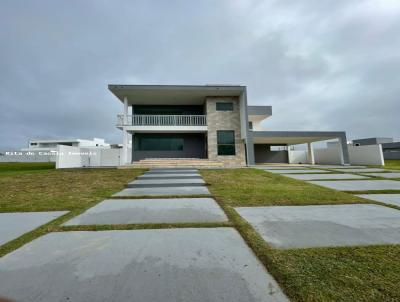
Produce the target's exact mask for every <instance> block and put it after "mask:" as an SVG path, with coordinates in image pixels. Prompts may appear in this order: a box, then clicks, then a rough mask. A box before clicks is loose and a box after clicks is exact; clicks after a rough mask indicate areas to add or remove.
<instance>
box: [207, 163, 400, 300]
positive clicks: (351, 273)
mask: <svg viewBox="0 0 400 302" xmlns="http://www.w3.org/2000/svg"><path fill="white" fill-rule="evenodd" d="M201 173H202V175H203V177H204V179H205V180H206V182H207V183H208V184H209V189H210V190H211V192H212V193H213V195H214V196H215V198H216V200H217V202H218V203H219V204H220V205H221V207H222V208H223V209H224V210H225V212H226V213H227V215H228V217H229V219H230V221H231V222H232V223H233V226H234V227H235V228H236V229H237V230H238V231H239V232H240V234H241V235H242V236H243V238H244V240H245V241H246V242H247V243H248V244H249V246H250V247H251V248H252V249H253V251H254V252H255V253H256V255H257V256H258V257H259V259H260V260H261V261H262V262H263V263H264V265H265V266H266V267H267V269H268V271H269V272H270V273H271V274H272V275H273V276H274V277H275V278H276V280H277V281H278V282H279V284H280V285H281V286H282V288H283V289H284V291H285V292H286V294H287V295H288V296H289V298H290V299H291V300H292V301H400V286H399V284H400V261H399V259H400V246H399V245H396V246H369V247H345V248H309V249H290V250H279V249H275V248H272V247H271V246H269V245H268V244H267V243H266V242H265V241H264V240H263V239H262V238H261V237H260V236H259V235H258V234H257V233H256V232H255V231H254V229H253V228H252V227H251V226H250V225H249V224H248V223H247V222H246V221H245V220H243V219H242V218H241V217H240V216H239V215H238V214H237V213H236V211H235V210H234V209H233V206H259V205H306V204H338V203H349V202H353V203H354V202H363V201H364V200H362V199H359V198H357V197H354V196H352V195H350V194H347V193H342V192H337V191H334V190H330V189H324V188H321V187H318V186H314V185H311V184H308V183H305V182H303V181H298V180H293V179H289V178H286V177H283V176H279V175H276V174H272V173H268V172H264V171H260V170H255V169H232V170H202V172H201Z"/></svg>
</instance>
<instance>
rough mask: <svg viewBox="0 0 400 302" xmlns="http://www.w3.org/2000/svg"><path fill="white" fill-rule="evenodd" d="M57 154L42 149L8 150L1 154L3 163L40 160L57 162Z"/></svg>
mask: <svg viewBox="0 0 400 302" xmlns="http://www.w3.org/2000/svg"><path fill="white" fill-rule="evenodd" d="M55 161H56V156H55V154H51V153H50V152H49V150H41V151H36V150H35V151H7V152H4V153H3V155H0V162H2V163H10V162H17V163H39V162H55Z"/></svg>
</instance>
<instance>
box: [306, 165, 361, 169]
mask: <svg viewBox="0 0 400 302" xmlns="http://www.w3.org/2000/svg"><path fill="white" fill-rule="evenodd" d="M313 167H317V168H326V169H355V168H366V167H365V166H343V165H313Z"/></svg>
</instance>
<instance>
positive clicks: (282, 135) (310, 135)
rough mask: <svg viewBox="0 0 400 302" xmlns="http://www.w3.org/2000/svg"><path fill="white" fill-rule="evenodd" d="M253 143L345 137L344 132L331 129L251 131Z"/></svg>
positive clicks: (298, 142) (274, 143) (308, 141)
mask: <svg viewBox="0 0 400 302" xmlns="http://www.w3.org/2000/svg"><path fill="white" fill-rule="evenodd" d="M252 137H253V144H269V145H297V144H306V143H312V142H319V141H325V140H330V139H341V138H342V137H344V138H346V132H331V131H253V132H252Z"/></svg>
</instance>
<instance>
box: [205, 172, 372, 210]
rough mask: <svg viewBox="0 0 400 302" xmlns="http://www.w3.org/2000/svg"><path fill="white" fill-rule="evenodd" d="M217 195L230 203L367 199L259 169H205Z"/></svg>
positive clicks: (353, 201)
mask: <svg viewBox="0 0 400 302" xmlns="http://www.w3.org/2000/svg"><path fill="white" fill-rule="evenodd" d="M202 175H203V177H204V180H205V181H206V183H207V184H208V185H209V189H211V190H212V193H213V195H214V196H215V197H217V198H223V200H224V202H225V203H226V204H227V205H230V206H262V205H305V204H334V203H357V202H361V203H362V202H365V200H363V199H361V198H358V197H356V196H353V195H350V194H347V193H343V192H339V191H334V190H330V189H326V188H323V187H319V186H315V185H311V184H308V183H306V182H304V181H299V180H295V179H292V178H288V177H284V176H281V175H278V174H274V173H269V172H264V171H262V170H258V169H226V170H202Z"/></svg>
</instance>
